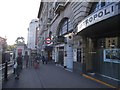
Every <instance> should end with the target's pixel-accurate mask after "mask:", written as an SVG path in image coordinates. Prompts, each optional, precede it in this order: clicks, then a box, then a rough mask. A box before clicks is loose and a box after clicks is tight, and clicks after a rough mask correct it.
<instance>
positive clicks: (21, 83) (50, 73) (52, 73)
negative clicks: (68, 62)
mask: <svg viewBox="0 0 120 90" xmlns="http://www.w3.org/2000/svg"><path fill="white" fill-rule="evenodd" d="M2 88H3V89H5V88H96V89H97V88H102V89H103V88H107V89H108V90H110V87H108V86H106V85H103V84H101V83H98V82H96V81H93V80H90V79H88V78H85V77H84V76H82V75H80V74H77V73H74V72H71V71H68V70H65V69H64V68H62V67H60V66H59V65H57V66H56V65H55V64H53V63H48V64H42V63H40V67H39V69H35V68H34V67H32V66H31V67H29V68H25V67H24V68H23V70H22V72H21V74H20V78H19V80H16V79H15V75H14V74H11V76H10V77H9V78H8V81H6V82H5V81H4V82H3V83H2Z"/></svg>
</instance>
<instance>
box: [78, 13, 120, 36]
mask: <svg viewBox="0 0 120 90" xmlns="http://www.w3.org/2000/svg"><path fill="white" fill-rule="evenodd" d="M119 24H120V14H119V15H116V16H114V17H111V18H109V19H106V20H103V21H100V22H98V23H96V24H93V25H91V26H89V27H87V28H85V29H83V30H81V31H80V32H79V33H78V34H79V35H81V36H86V37H91V38H92V37H93V38H94V37H106V36H107V37H109V36H120V26H119Z"/></svg>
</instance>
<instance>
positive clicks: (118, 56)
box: [103, 49, 120, 63]
mask: <svg viewBox="0 0 120 90" xmlns="http://www.w3.org/2000/svg"><path fill="white" fill-rule="evenodd" d="M103 54H104V62H113V63H120V49H105V50H104V53H103Z"/></svg>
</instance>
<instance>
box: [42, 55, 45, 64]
mask: <svg viewBox="0 0 120 90" xmlns="http://www.w3.org/2000/svg"><path fill="white" fill-rule="evenodd" d="M44 62H45V57H44V56H42V63H43V64H44Z"/></svg>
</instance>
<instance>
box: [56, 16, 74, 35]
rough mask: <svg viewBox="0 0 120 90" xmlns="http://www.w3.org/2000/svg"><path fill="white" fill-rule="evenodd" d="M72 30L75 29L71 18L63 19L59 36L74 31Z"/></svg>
mask: <svg viewBox="0 0 120 90" xmlns="http://www.w3.org/2000/svg"><path fill="white" fill-rule="evenodd" d="M72 30H73V28H72V24H71V21H70V19H68V18H66V19H63V20H62V22H61V23H60V26H59V33H58V35H59V36H62V35H65V34H67V33H69V32H72Z"/></svg>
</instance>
